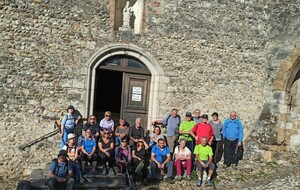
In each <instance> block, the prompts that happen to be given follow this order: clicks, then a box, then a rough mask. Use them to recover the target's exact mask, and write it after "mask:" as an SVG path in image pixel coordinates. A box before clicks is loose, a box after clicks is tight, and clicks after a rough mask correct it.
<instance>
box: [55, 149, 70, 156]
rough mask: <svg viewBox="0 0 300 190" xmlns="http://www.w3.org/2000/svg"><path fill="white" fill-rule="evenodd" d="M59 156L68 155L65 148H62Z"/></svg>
mask: <svg viewBox="0 0 300 190" xmlns="http://www.w3.org/2000/svg"><path fill="white" fill-rule="evenodd" d="M59 156H68V153H67V151H65V150H60V151H59V153H58V155H57V157H59Z"/></svg>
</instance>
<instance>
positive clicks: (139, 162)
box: [132, 140, 149, 183]
mask: <svg viewBox="0 0 300 190" xmlns="http://www.w3.org/2000/svg"><path fill="white" fill-rule="evenodd" d="M148 149H149V146H148V145H147V143H146V142H145V141H144V140H141V141H138V142H137V146H136V147H135V148H134V149H133V150H132V158H133V160H132V166H133V171H134V174H135V176H137V177H142V178H143V179H144V180H143V182H144V183H146V182H147V171H148V170H147V166H146V165H147V163H146V161H147V160H146V156H147V151H148Z"/></svg>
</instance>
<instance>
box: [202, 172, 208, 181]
mask: <svg viewBox="0 0 300 190" xmlns="http://www.w3.org/2000/svg"><path fill="white" fill-rule="evenodd" d="M202 179H203V181H206V179H207V172H206V170H204V171H203V177H202Z"/></svg>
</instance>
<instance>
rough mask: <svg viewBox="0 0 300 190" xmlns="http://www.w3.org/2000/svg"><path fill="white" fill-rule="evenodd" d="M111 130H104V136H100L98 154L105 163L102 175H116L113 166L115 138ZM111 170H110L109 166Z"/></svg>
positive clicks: (102, 162)
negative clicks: (112, 136)
mask: <svg viewBox="0 0 300 190" xmlns="http://www.w3.org/2000/svg"><path fill="white" fill-rule="evenodd" d="M110 136H111V135H110V132H109V130H108V129H104V130H103V136H101V137H100V138H99V142H98V148H99V153H98V156H99V157H100V159H101V164H103V170H102V175H107V174H109V175H116V172H115V170H114V168H113V163H114V159H113V151H114V140H113V138H111V137H110ZM107 166H108V167H109V172H108V167H107Z"/></svg>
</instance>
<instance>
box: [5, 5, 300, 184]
mask: <svg viewBox="0 0 300 190" xmlns="http://www.w3.org/2000/svg"><path fill="white" fill-rule="evenodd" d="M125 6H126V0H86V1H81V0H67V1H59V0H0V28H1V32H0V39H1V40H0V45H1V47H2V48H0V68H1V74H0V89H1V95H0V112H1V116H0V118H1V119H0V127H1V131H2V133H1V135H0V140H1V142H2V146H1V148H0V149H1V152H2V154H1V155H0V163H1V164H2V167H1V168H0V172H1V176H3V177H4V178H7V177H19V176H26V175H28V174H30V172H31V171H32V169H37V168H43V167H44V165H45V163H47V162H49V161H50V160H51V159H52V158H53V157H54V156H56V152H57V149H58V140H59V138H58V136H54V137H51V138H49V139H47V140H44V141H42V142H41V143H38V144H36V145H34V146H32V147H31V148H28V149H25V151H20V150H19V149H18V147H19V146H20V145H22V144H24V143H26V142H29V141H31V140H33V139H35V138H37V137H39V136H42V135H44V134H46V133H48V132H50V131H52V130H53V122H54V120H55V119H57V118H59V116H60V115H61V114H62V112H65V109H66V107H67V106H68V105H70V104H72V105H74V106H75V107H76V109H77V110H79V111H80V112H81V114H82V115H83V117H87V116H88V115H90V114H92V113H94V112H97V113H99V114H100V113H101V114H102V113H103V111H104V110H107V109H110V107H109V106H110V103H111V102H112V103H111V104H113V107H111V109H112V111H113V112H115V113H116V116H119V117H120V116H121V117H125V118H127V117H128V118H130V119H129V120H130V121H131V123H132V122H133V121H134V120H133V118H134V117H135V116H139V117H142V119H143V121H144V122H143V125H144V127H145V128H146V129H150V128H151V127H150V123H151V121H152V120H153V119H158V118H162V117H163V116H165V115H166V114H168V112H169V111H170V109H171V108H173V107H176V108H178V109H179V113H180V114H181V115H184V114H185V112H187V111H193V110H194V109H195V108H200V109H201V112H202V113H207V114H209V115H210V114H211V113H212V112H214V111H217V112H219V114H220V117H221V119H222V120H225V119H226V118H227V117H228V114H229V113H230V111H232V110H235V111H236V112H237V114H238V116H239V118H240V119H241V120H242V121H243V124H244V131H245V143H246V147H247V145H248V147H247V150H248V152H252V153H253V152H254V153H256V154H251V155H250V154H249V157H248V158H249V159H257V158H264V159H266V160H273V159H276V158H278V157H279V156H278V155H281V154H284V152H285V151H287V150H289V151H294V152H297V153H299V151H300V150H299V148H298V147H299V144H300V125H299V121H300V120H299V114H300V104H299V103H300V95H299V93H300V90H299V89H300V86H299V85H300V83H299V81H298V79H299V78H300V74H299V73H298V72H299V68H300V37H299V36H300V19H299V18H300V13H299V7H300V2H299V1H297V0H292V1H291V0H282V1H273V0H228V1H218V0H211V1H210V0H209V1H193V0H184V1H182V0H130V1H129V7H131V8H130V11H129V12H124V8H125ZM128 10H129V9H128ZM126 14H128V15H129V16H128V15H126ZM124 17H126V18H128V21H127V23H126V24H129V27H128V26H127V25H126V24H124V23H125V21H124V20H125V19H124ZM125 25H126V26H125ZM99 117H100V116H99ZM98 119H100V118H98Z"/></svg>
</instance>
